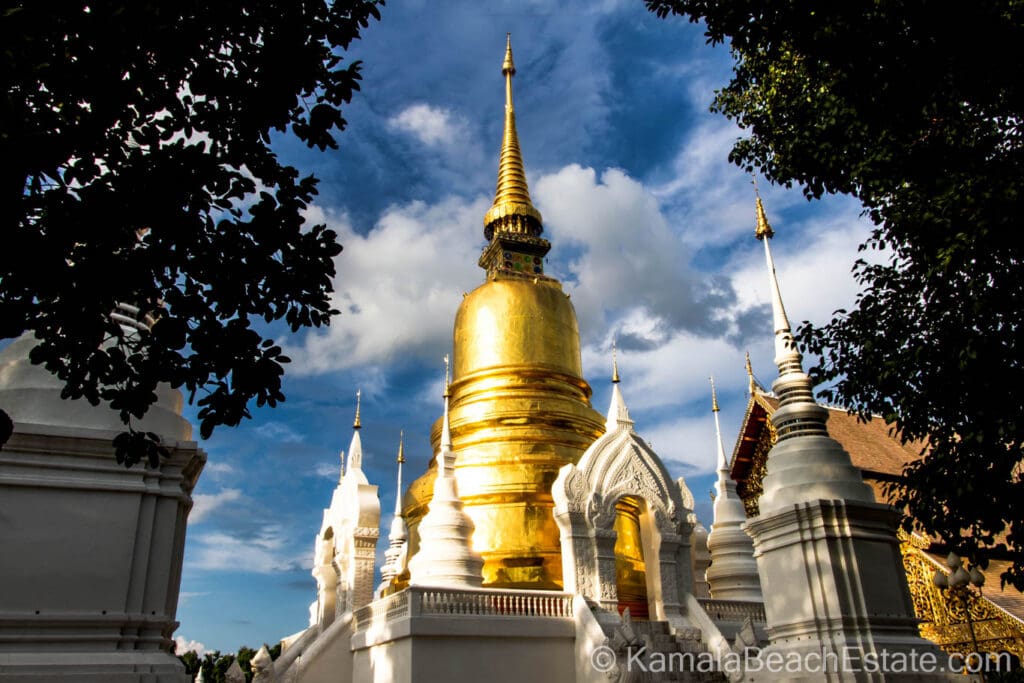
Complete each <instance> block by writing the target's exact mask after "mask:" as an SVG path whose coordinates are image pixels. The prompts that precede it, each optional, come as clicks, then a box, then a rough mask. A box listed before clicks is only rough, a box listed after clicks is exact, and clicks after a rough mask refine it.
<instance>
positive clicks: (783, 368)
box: [755, 196, 802, 373]
mask: <svg viewBox="0 0 1024 683" xmlns="http://www.w3.org/2000/svg"><path fill="white" fill-rule="evenodd" d="M755 235H756V236H757V239H759V240H761V241H762V242H764V257H765V260H766V261H767V263H768V286H769V287H770V288H771V296H772V320H773V321H774V325H775V364H776V365H778V366H779V372H780V373H785V372H791V371H793V370H797V371H802V370H801V368H800V363H801V361H802V358H801V357H800V352H799V351H797V348H796V342H795V341H794V340H793V332H792V329H791V328H790V325H789V318H788V317H787V316H786V307H785V306H784V305H783V304H782V292H781V290H780V289H779V278H778V276H777V275H776V273H775V260H774V259H773V258H772V250H771V247H770V246H768V243H769V242H770V241H771V238H772V237H773V236H774V235H775V231H774V230H772V227H771V225H769V224H768V218H767V216H765V212H764V204H762V203H761V197H760V196H758V198H757V231H756V233H755Z"/></svg>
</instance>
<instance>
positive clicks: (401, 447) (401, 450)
mask: <svg viewBox="0 0 1024 683" xmlns="http://www.w3.org/2000/svg"><path fill="white" fill-rule="evenodd" d="M395 462H397V463H398V464H399V465H401V464H402V463H404V462H405V430H404V429H403V430H401V431H400V432H398V460H396V461H395ZM398 476H399V477H401V476H402V475H401V470H399V475H398ZM399 486H401V485H399Z"/></svg>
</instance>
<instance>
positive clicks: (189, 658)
mask: <svg viewBox="0 0 1024 683" xmlns="http://www.w3.org/2000/svg"><path fill="white" fill-rule="evenodd" d="M178 659H180V660H181V663H182V664H183V665H184V666H185V673H187V674H188V675H189V676H190V677H191V678H195V676H196V674H197V673H199V668H200V666H202V660H201V659H200V658H199V653H198V652H196V651H195V650H189V651H188V652H185V653H183V654H180V655H178Z"/></svg>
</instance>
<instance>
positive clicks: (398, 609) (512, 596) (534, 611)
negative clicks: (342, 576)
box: [353, 586, 573, 632]
mask: <svg viewBox="0 0 1024 683" xmlns="http://www.w3.org/2000/svg"><path fill="white" fill-rule="evenodd" d="M458 614H465V615H472V616H483V617H502V618H518V617H540V618H552V619H572V618H573V608H572V595H570V594H568V593H556V592H554V591H519V590H500V589H488V588H480V589H449V588H431V587H426V586H410V587H409V588H406V589H405V590H403V591H400V592H398V593H394V594H392V595H389V596H387V597H384V598H381V599H380V600H375V601H374V602H372V603H370V604H369V605H366V606H365V607H362V608H360V609H358V610H356V612H355V614H354V615H353V630H354V631H356V632H359V631H364V630H366V629H367V628H368V627H369V626H370V625H371V624H378V625H379V624H384V623H388V622H391V621H395V620H397V619H402V618H405V617H415V616H442V615H443V616H450V615H458Z"/></svg>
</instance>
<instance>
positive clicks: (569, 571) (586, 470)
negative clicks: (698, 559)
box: [552, 382, 696, 624]
mask: <svg viewBox="0 0 1024 683" xmlns="http://www.w3.org/2000/svg"><path fill="white" fill-rule="evenodd" d="M686 494H687V497H688V498H689V499H690V500H691V506H690V507H687V506H686V505H685V504H684V501H683V493H682V491H681V490H680V488H679V487H678V486H677V485H676V483H675V482H673V481H672V478H671V477H670V476H669V473H668V471H667V470H666V469H665V466H664V464H663V463H662V462H661V459H660V458H659V457H658V456H657V454H655V452H654V451H653V450H652V449H651V447H650V446H649V445H648V444H647V443H646V442H645V441H644V440H643V439H641V438H640V436H639V435H638V434H637V433H636V432H635V431H634V429H633V421H632V420H631V419H630V418H629V411H628V410H627V408H626V403H625V401H624V400H623V398H622V393H621V392H620V390H619V386H618V383H617V382H616V383H615V385H614V386H613V388H612V399H611V405H610V407H609V410H608V422H607V432H606V433H605V434H604V435H603V436H601V437H600V438H599V439H597V440H596V441H595V442H594V443H593V444H592V445H591V446H590V448H588V449H587V451H586V452H585V453H584V454H583V457H582V458H580V461H579V463H577V464H576V465H566V466H565V467H563V468H562V469H561V470H559V473H558V478H557V479H555V483H554V485H553V487H552V496H553V498H554V501H555V521H556V522H557V523H558V526H559V529H560V531H561V542H562V567H563V572H564V575H563V582H564V590H566V591H568V592H574V593H578V594H580V595H583V596H584V597H586V598H587V599H589V600H592V601H593V602H595V603H596V604H597V605H599V607H600V608H601V609H602V610H604V611H605V612H607V613H612V614H615V613H616V611H617V606H618V590H617V587H616V579H615V538H616V533H615V529H614V523H615V514H616V512H615V505H616V503H617V502H618V501H619V500H620V499H621V498H623V497H625V496H631V497H634V498H636V499H639V500H641V501H643V504H644V512H643V513H642V515H641V519H640V524H641V540H642V543H643V553H644V559H645V563H646V568H647V599H648V608H649V609H650V611H651V618H652V619H657V620H661V621H669V622H670V623H672V622H675V623H676V624H682V623H684V619H683V616H682V606H681V605H682V598H683V595H685V594H687V593H691V592H692V590H693V580H692V576H691V571H692V569H691V559H690V545H689V543H690V534H691V532H692V531H693V525H694V523H695V521H696V519H695V518H694V517H693V516H692V514H693V513H692V495H690V494H689V491H687V492H686Z"/></svg>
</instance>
